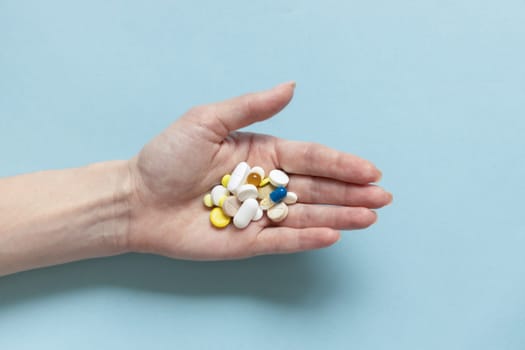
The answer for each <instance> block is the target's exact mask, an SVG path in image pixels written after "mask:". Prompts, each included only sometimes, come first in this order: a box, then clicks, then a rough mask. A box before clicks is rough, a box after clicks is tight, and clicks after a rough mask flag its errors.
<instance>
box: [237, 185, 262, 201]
mask: <svg viewBox="0 0 525 350" xmlns="http://www.w3.org/2000/svg"><path fill="white" fill-rule="evenodd" d="M258 195H259V192H257V187H255V186H254V185H250V184H246V185H242V186H239V187H238V188H237V198H239V200H240V201H241V202H244V201H245V200H247V199H248V198H257V196H258Z"/></svg>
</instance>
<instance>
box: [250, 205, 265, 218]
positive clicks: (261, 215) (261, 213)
mask: <svg viewBox="0 0 525 350" xmlns="http://www.w3.org/2000/svg"><path fill="white" fill-rule="evenodd" d="M263 214H264V212H263V210H262V209H261V207H259V208H257V212H256V213H255V216H254V217H253V219H252V221H259V220H261V219H262V217H263Z"/></svg>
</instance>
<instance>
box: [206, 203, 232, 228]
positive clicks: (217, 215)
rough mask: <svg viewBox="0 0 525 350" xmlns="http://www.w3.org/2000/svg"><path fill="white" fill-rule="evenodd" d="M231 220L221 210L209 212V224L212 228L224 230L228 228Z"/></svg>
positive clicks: (216, 208) (215, 209)
mask: <svg viewBox="0 0 525 350" xmlns="http://www.w3.org/2000/svg"><path fill="white" fill-rule="evenodd" d="M230 221H231V218H230V217H229V216H226V215H225V214H224V212H223V211H222V209H221V208H219V207H215V208H213V209H212V210H211V212H210V222H211V224H212V225H213V226H215V227H217V228H224V227H226V226H228V224H229V223H230Z"/></svg>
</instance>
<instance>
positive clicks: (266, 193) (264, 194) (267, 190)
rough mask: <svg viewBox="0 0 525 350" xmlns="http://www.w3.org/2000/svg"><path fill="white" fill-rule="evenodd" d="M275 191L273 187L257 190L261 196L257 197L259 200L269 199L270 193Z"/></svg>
mask: <svg viewBox="0 0 525 350" xmlns="http://www.w3.org/2000/svg"><path fill="white" fill-rule="evenodd" d="M274 190H275V187H273V186H272V185H268V186H264V187H259V188H258V190H257V191H258V192H259V195H258V196H257V198H259V199H264V198H266V197H268V196H269V195H270V193H272V192H273V191H274Z"/></svg>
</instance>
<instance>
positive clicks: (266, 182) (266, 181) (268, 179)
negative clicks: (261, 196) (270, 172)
mask: <svg viewBox="0 0 525 350" xmlns="http://www.w3.org/2000/svg"><path fill="white" fill-rule="evenodd" d="M269 183H270V178H269V177H265V178H264V179H262V180H261V183H260V184H259V187H263V186H266V185H268V184H269Z"/></svg>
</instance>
